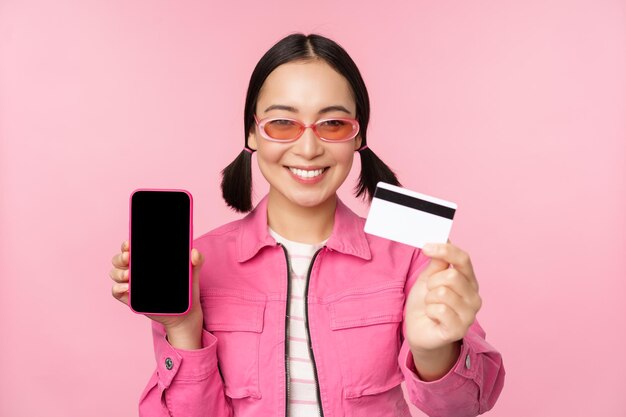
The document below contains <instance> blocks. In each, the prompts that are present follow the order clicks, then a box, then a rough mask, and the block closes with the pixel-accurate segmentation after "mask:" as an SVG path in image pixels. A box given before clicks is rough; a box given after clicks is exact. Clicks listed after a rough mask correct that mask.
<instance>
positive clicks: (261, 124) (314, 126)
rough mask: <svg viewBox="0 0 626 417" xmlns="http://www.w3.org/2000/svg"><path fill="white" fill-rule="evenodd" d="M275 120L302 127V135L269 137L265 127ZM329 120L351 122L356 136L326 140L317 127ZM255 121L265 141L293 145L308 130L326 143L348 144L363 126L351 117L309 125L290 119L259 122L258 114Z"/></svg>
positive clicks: (268, 118) (323, 120)
mask: <svg viewBox="0 0 626 417" xmlns="http://www.w3.org/2000/svg"><path fill="white" fill-rule="evenodd" d="M274 120H288V121H290V122H294V123H295V124H297V125H298V126H300V128H301V129H300V133H299V134H298V135H297V136H296V137H295V138H293V139H275V138H273V137H271V136H269V135H268V134H267V132H266V131H265V125H266V124H267V123H269V122H273V121H274ZM329 120H341V121H343V122H349V123H350V124H351V125H352V129H353V130H354V134H353V135H352V136H350V137H349V138H345V139H339V140H337V139H326V138H323V137H321V136H320V134H319V133H318V132H317V125H319V124H320V123H323V122H327V121H329ZM254 121H255V122H256V125H257V127H258V128H259V133H260V134H261V136H263V139H265V140H269V141H270V142H278V143H291V142H295V141H297V140H298V139H300V137H301V136H302V135H303V134H304V131H305V130H306V129H307V128H309V127H310V128H311V129H312V130H313V133H315V136H317V137H318V138H319V139H320V140H322V141H324V142H328V143H340V142H348V141H349V140H352V139H354V138H355V137H357V136H358V134H359V132H360V131H361V126H360V125H359V121H358V120H356V119H351V118H349V117H329V118H326V119H320V120H318V121H316V122H315V123H311V124H309V125H307V124H304V123H302V122H301V121H300V120H298V119H292V118H289V117H266V118H265V119H261V120H259V119H258V118H257V116H256V114H255V115H254Z"/></svg>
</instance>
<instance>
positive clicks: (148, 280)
mask: <svg viewBox="0 0 626 417" xmlns="http://www.w3.org/2000/svg"><path fill="white" fill-rule="evenodd" d="M191 204H192V202H191V197H190V195H189V194H187V193H186V192H184V191H165V190H164V191H155V190H136V191H135V192H133V194H132V196H131V204H130V206H131V213H130V305H131V308H132V309H133V310H135V311H136V312H138V313H155V314H181V313H184V312H186V311H187V310H188V308H189V299H190V297H189V294H190V291H189V290H190V287H189V286H190V273H191V268H190V265H191V262H190V261H191V260H190V259H189V257H190V250H191V233H192V231H191Z"/></svg>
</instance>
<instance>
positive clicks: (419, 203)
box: [374, 187, 456, 220]
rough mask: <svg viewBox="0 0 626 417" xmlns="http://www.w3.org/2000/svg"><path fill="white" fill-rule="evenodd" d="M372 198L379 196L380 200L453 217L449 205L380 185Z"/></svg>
mask: <svg viewBox="0 0 626 417" xmlns="http://www.w3.org/2000/svg"><path fill="white" fill-rule="evenodd" d="M374 198H380V199H381V200H386V201H390V202H392V203H396V204H400V205H401V206H405V207H410V208H413V209H416V210H420V211H425V212H426V213H430V214H434V215H436V216H440V217H445V218H446V219H450V220H452V218H453V217H454V212H455V211H456V210H454V209H453V208H450V207H446V206H442V205H440V204H437V203H433V202H431V201H426V200H422V199H420V198H417V197H412V196H410V195H406V194H401V193H398V192H395V191H391V190H388V189H386V188H380V187H378V188H376V192H374Z"/></svg>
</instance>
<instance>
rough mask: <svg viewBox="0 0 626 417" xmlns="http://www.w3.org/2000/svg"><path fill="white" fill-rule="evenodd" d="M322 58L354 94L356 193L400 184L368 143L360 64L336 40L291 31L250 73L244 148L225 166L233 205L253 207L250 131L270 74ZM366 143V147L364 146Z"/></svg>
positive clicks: (366, 103)
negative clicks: (285, 66) (288, 65)
mask: <svg viewBox="0 0 626 417" xmlns="http://www.w3.org/2000/svg"><path fill="white" fill-rule="evenodd" d="M315 59H321V60H323V61H325V62H326V63H328V64H329V65H330V66H331V67H332V68H334V69H335V70H336V71H337V72H339V73H340V74H341V75H343V76H344V77H345V78H346V80H347V81H348V83H349V84H350V87H351V89H352V92H353V94H354V100H355V103H356V119H357V120H358V121H359V125H360V132H359V135H360V136H361V148H362V149H361V150H359V153H360V155H361V174H360V175H359V181H358V183H357V185H356V186H355V188H354V191H355V195H356V197H362V198H364V199H365V198H366V197H367V198H368V200H369V201H371V200H372V197H373V194H374V190H375V189H376V183H377V182H378V181H384V182H387V183H390V184H394V185H400V183H399V182H398V179H397V178H396V175H395V174H394V172H393V171H392V170H391V169H390V168H389V167H388V166H387V165H385V163H384V162H383V161H381V160H380V158H378V157H377V156H376V154H374V152H372V150H371V149H369V147H365V145H367V125H368V123H369V117H370V102H369V95H368V93H367V88H366V87H365V82H364V81H363V78H362V77H361V73H360V72H359V69H358V68H357V66H356V64H355V63H354V61H353V60H352V58H350V56H349V55H348V53H347V52H346V51H345V50H344V49H343V48H342V47H341V46H339V45H338V44H337V43H336V42H334V41H332V40H330V39H328V38H325V37H323V36H320V35H315V34H311V35H308V36H307V35H303V34H301V33H297V34H293V35H289V36H287V37H285V38H283V39H281V40H280V41H278V42H277V43H276V44H275V45H274V46H272V47H271V48H270V49H269V50H268V51H267V52H266V53H265V55H263V57H261V59H260V60H259V62H258V63H257V65H256V67H255V68H254V71H253V72H252V75H251V77H250V84H249V85H248V93H247V95H246V103H245V106H244V149H243V150H242V151H241V153H240V154H239V156H237V158H235V160H234V161H233V162H231V163H230V165H228V166H227V167H226V168H224V169H223V170H222V196H223V197H224V200H225V201H226V204H228V205H229V206H230V207H232V208H233V209H235V210H237V211H239V212H248V211H250V210H252V170H251V159H252V150H251V149H250V148H248V134H249V133H250V131H251V130H252V128H253V126H254V123H255V122H254V114H255V111H256V104H257V98H258V96H259V91H260V90H261V87H262V86H263V83H264V82H265V80H266V78H267V77H268V76H269V75H270V73H271V72H272V71H274V70H275V69H276V68H277V67H279V66H280V65H282V64H286V63H288V62H293V61H308V60H315ZM363 147H365V148H363Z"/></svg>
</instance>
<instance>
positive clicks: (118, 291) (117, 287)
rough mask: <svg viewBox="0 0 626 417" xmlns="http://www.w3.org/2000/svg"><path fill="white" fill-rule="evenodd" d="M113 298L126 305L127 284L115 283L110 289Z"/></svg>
mask: <svg viewBox="0 0 626 417" xmlns="http://www.w3.org/2000/svg"><path fill="white" fill-rule="evenodd" d="M111 293H112V294H113V297H114V298H116V299H118V300H119V301H121V302H122V303H124V304H126V305H128V283H116V284H113V287H112V288H111Z"/></svg>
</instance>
